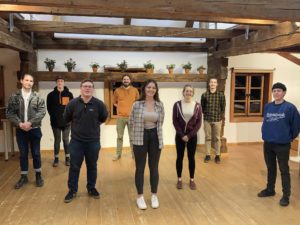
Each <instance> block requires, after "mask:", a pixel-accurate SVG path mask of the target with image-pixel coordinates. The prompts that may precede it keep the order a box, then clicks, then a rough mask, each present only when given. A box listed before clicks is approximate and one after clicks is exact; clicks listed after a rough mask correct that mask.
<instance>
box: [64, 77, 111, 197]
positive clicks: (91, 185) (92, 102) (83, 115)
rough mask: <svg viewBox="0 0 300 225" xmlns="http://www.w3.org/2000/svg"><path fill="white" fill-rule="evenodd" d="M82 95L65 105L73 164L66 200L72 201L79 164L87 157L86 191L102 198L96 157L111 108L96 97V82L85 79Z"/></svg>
mask: <svg viewBox="0 0 300 225" xmlns="http://www.w3.org/2000/svg"><path fill="white" fill-rule="evenodd" d="M80 93H81V95H80V96H79V97H77V98H74V99H73V100H72V101H71V102H70V103H69V104H68V105H67V107H66V110H65V113H64V118H65V120H66V122H67V123H69V122H71V141H70V145H69V149H70V154H71V165H70V169H69V178H68V188H69V192H68V194H67V195H66V197H65V202H66V203H68V202H71V201H72V200H73V199H74V197H75V196H76V193H77V190H78V179H79V173H80V168H81V164H82V162H83V160H84V159H85V163H86V168H87V185H86V188H87V191H88V194H89V196H91V197H93V198H99V197H100V194H99V192H98V191H97V189H96V187H95V186H96V180H97V161H98V155H99V151H100V148H101V145H100V125H101V123H104V122H105V120H106V119H107V116H108V112H107V109H106V106H105V105H104V103H103V102H102V101H101V100H99V99H97V98H95V97H93V93H94V83H93V81H92V80H89V79H86V80H83V81H82V82H81V84H80Z"/></svg>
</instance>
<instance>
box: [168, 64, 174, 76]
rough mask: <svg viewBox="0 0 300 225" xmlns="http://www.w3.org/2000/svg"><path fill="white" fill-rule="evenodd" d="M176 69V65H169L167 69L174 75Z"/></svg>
mask: <svg viewBox="0 0 300 225" xmlns="http://www.w3.org/2000/svg"><path fill="white" fill-rule="evenodd" d="M174 68H175V64H169V65H167V69H168V71H169V74H173V72H174Z"/></svg>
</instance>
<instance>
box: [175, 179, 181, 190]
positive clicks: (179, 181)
mask: <svg viewBox="0 0 300 225" xmlns="http://www.w3.org/2000/svg"><path fill="white" fill-rule="evenodd" d="M176 187H177V189H182V180H178V181H177V185H176Z"/></svg>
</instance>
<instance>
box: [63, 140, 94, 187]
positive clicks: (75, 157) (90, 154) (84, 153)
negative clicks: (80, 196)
mask: <svg viewBox="0 0 300 225" xmlns="http://www.w3.org/2000/svg"><path fill="white" fill-rule="evenodd" d="M69 150H70V154H71V155H70V156H71V164H70V169H69V179H68V187H69V190H71V191H73V192H77V190H78V179H79V174H80V168H81V165H82V162H83V160H84V159H85V163H86V168H87V185H86V188H87V189H88V190H91V189H92V188H94V187H95V185H96V180H97V161H98V156H99V151H100V142H99V141H95V142H82V141H77V140H73V139H71V142H70V145H69Z"/></svg>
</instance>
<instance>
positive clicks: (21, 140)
mask: <svg viewBox="0 0 300 225" xmlns="http://www.w3.org/2000/svg"><path fill="white" fill-rule="evenodd" d="M41 138H42V132H41V128H34V129H31V130H29V131H24V130H21V129H17V130H16V139H17V143H18V147H19V151H20V167H21V174H27V173H28V152H29V146H30V150H31V155H32V158H33V168H34V169H35V171H36V172H40V171H41V164H42V163H41Z"/></svg>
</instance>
